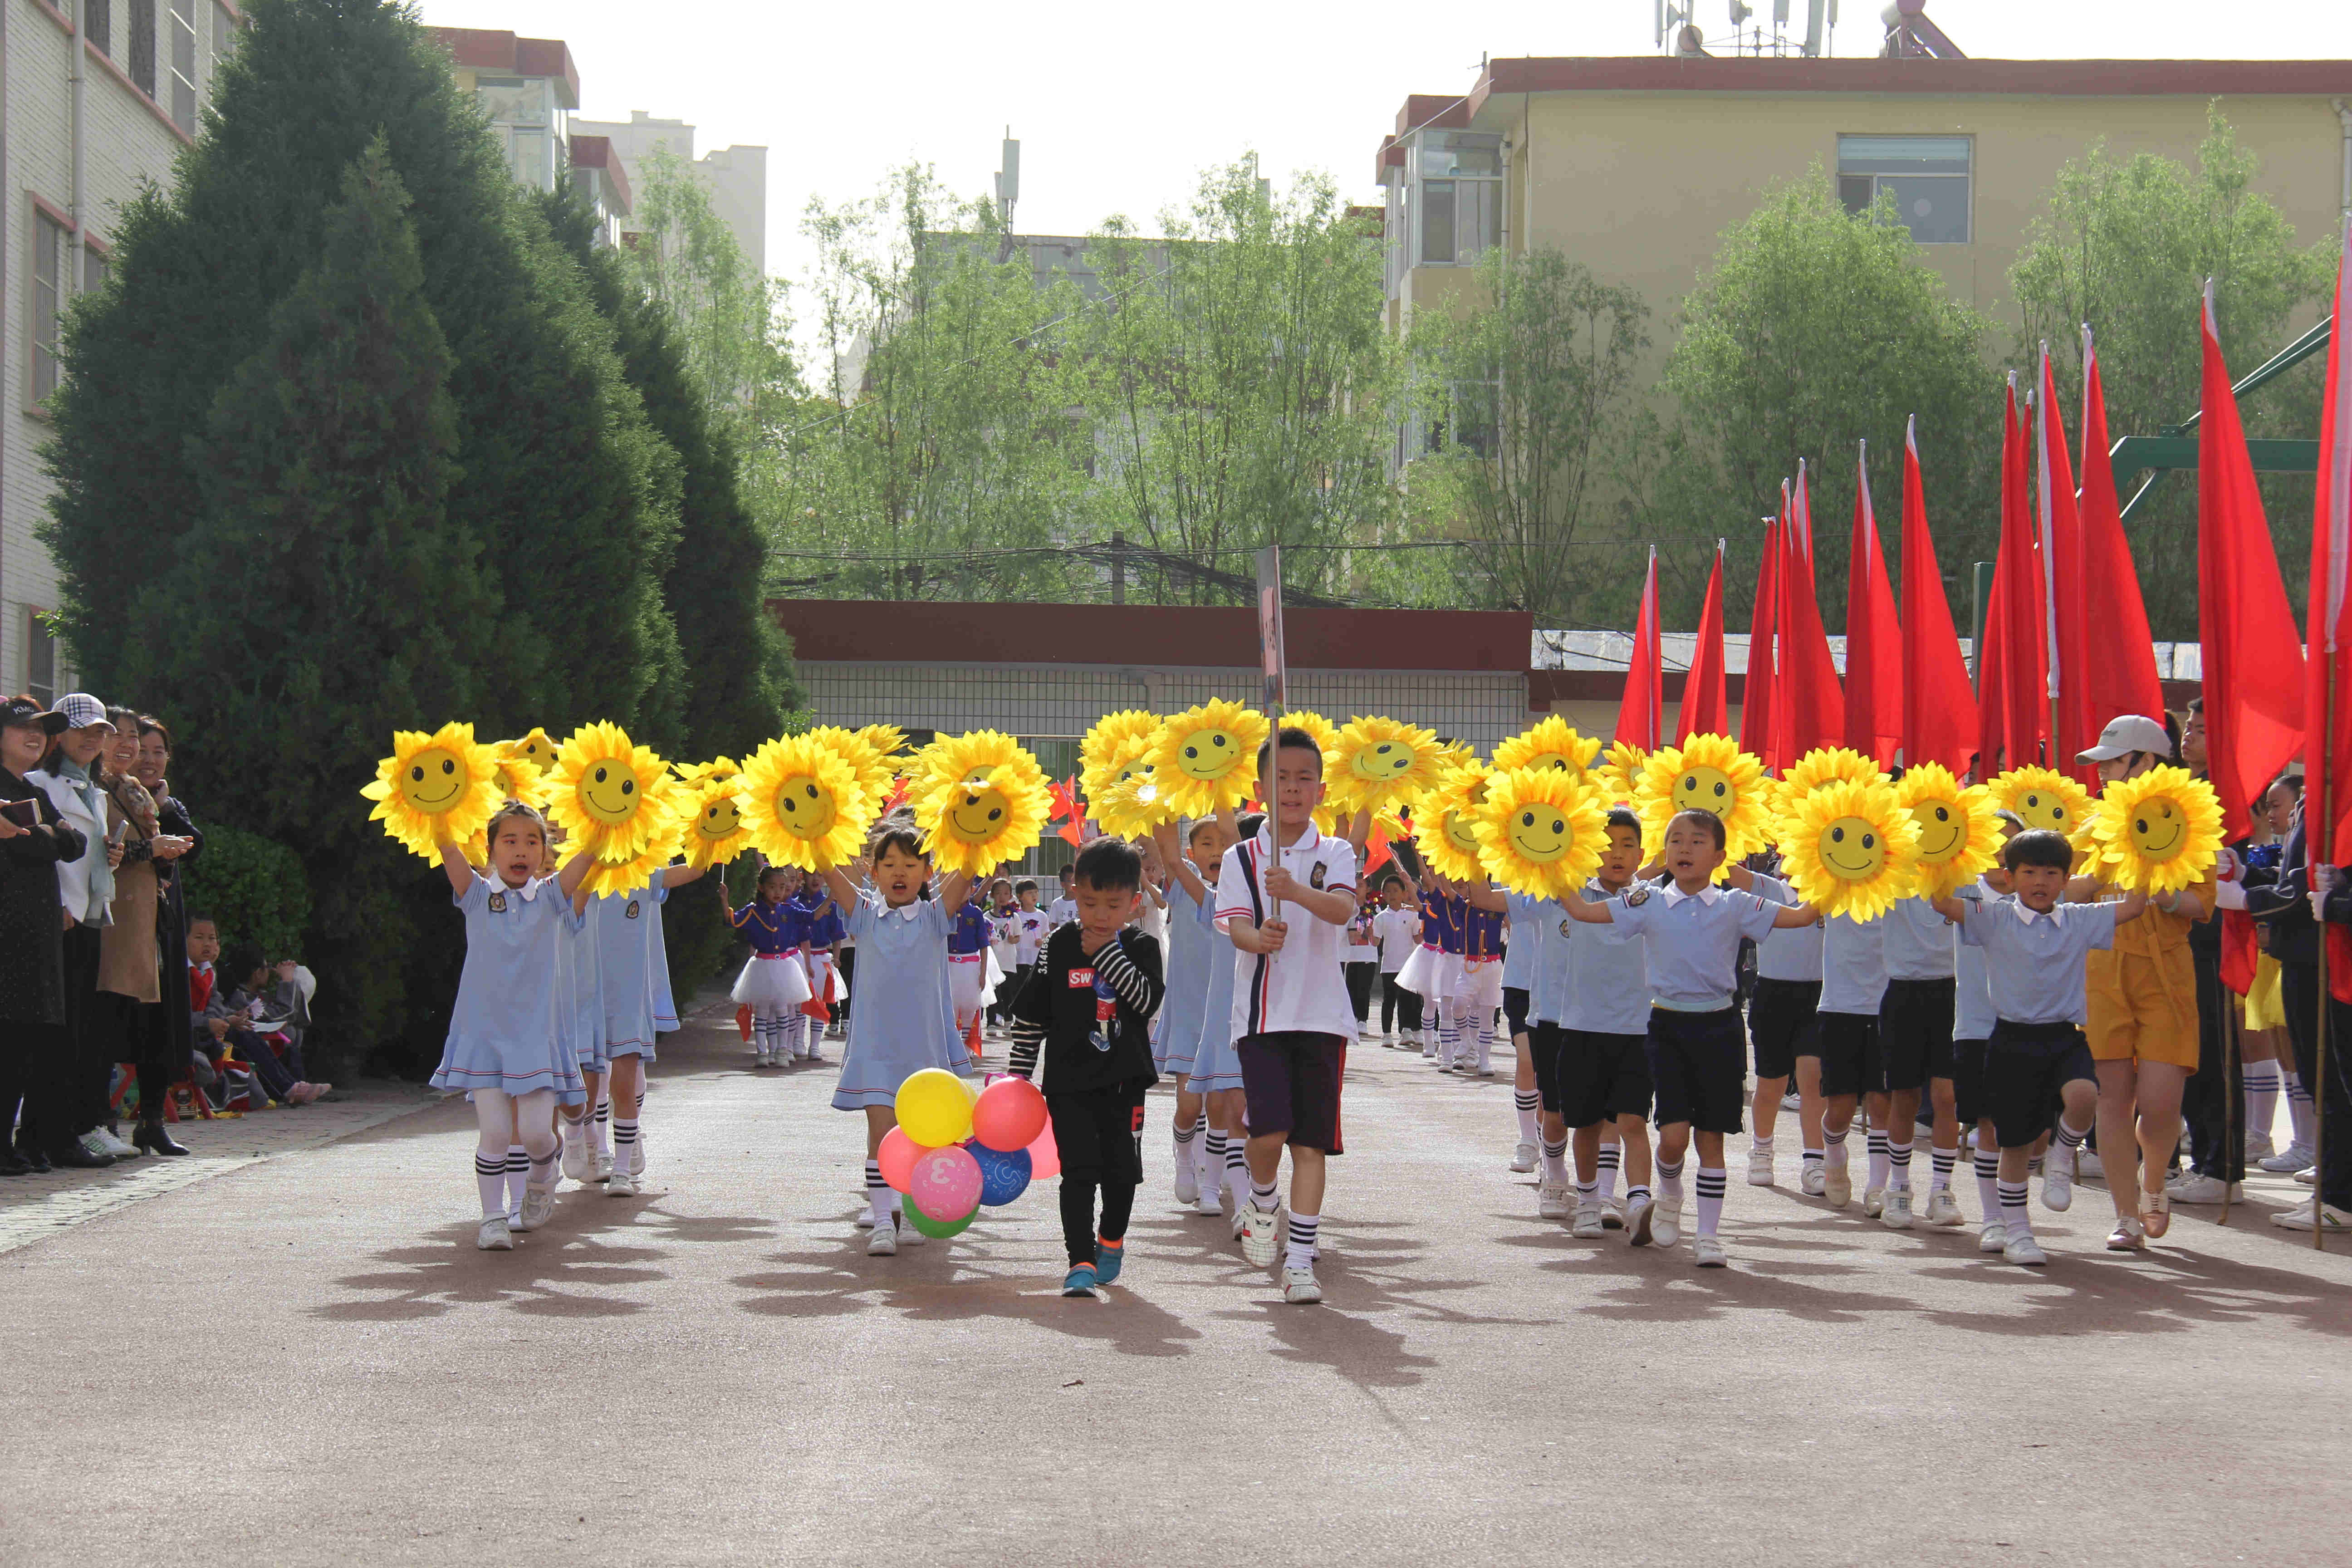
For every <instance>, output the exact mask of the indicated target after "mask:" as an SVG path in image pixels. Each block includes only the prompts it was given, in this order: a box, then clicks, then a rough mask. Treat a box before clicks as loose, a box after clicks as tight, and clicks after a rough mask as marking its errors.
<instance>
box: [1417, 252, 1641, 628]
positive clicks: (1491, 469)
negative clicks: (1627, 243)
mask: <svg viewBox="0 0 2352 1568" xmlns="http://www.w3.org/2000/svg"><path fill="white" fill-rule="evenodd" d="M1478 281H1479V284H1480V288H1481V290H1482V292H1483V293H1484V295H1485V297H1486V300H1488V301H1490V303H1488V304H1486V306H1484V307H1483V308H1480V309H1477V310H1472V311H1470V312H1468V313H1467V314H1465V315H1463V316H1459V317H1443V316H1424V317H1423V318H1421V320H1422V321H1423V322H1425V323H1427V325H1426V326H1424V327H1423V328H1422V329H1421V331H1420V336H1421V338H1422V342H1420V343H1419V344H1417V345H1416V348H1417V352H1418V353H1420V354H1421V355H1422V356H1423V357H1424V358H1425V359H1426V360H1427V361H1428V362H1430V363H1433V365H1434V366H1435V367H1436V369H1437V372H1438V375H1439V377H1440V379H1441V380H1442V381H1443V383H1444V385H1445V386H1446V387H1448V388H1449V389H1451V392H1452V402H1453V404H1454V417H1453V418H1452V419H1451V420H1449V421H1448V422H1447V423H1446V425H1445V426H1444V433H1443V437H1442V445H1441V446H1440V448H1439V450H1438V451H1437V452H1435V453H1433V454H1432V455H1431V456H1429V457H1426V458H1423V459H1421V460H1420V461H1419V462H1417V463H1415V464H1414V465H1413V466H1412V468H1411V469H1410V470H1408V472H1409V474H1410V479H1411V483H1412V488H1413V489H1415V490H1416V491H1425V492H1426V500H1425V501H1424V503H1423V504H1425V505H1427V506H1429V507H1430V508H1432V509H1433V510H1436V511H1438V512H1440V513H1442V514H1445V515H1449V516H1451V517H1453V518H1454V519H1456V520H1458V525H1459V527H1460V528H1461V529H1462V531H1463V532H1464V534H1465V536H1466V537H1467V539H1468V540H1469V542H1468V543H1466V544H1465V546H1464V547H1463V548H1462V550H1461V551H1460V552H1458V553H1457V554H1456V556H1455V562H1456V571H1457V574H1458V575H1459V577H1460V578H1461V579H1462V581H1463V586H1464V588H1465V592H1467V593H1469V594H1471V595H1473V596H1475V598H1476V599H1478V600H1480V601H1482V602H1485V603H1489V604H1493V605H1496V606H1497V607H1501V608H1507V609H1524V610H1532V611H1534V612H1535V613H1536V615H1537V616H1538V618H1539V621H1540V623H1541V624H1543V625H1546V626H1562V625H1568V624H1570V623H1571V621H1572V619H1573V617H1574V615H1575V611H1576V607H1577V605H1578V603H1579V600H1580V597H1582V596H1583V595H1580V588H1581V587H1582V586H1583V584H1586V583H1588V582H1590V581H1591V579H1589V578H1587V577H1585V576H1583V575H1582V574H1580V573H1578V572H1577V571H1575V570H1574V569H1573V566H1572V562H1573V559H1574V556H1575V554H1576V552H1575V546H1577V545H1578V544H1579V543H1580V542H1583V541H1582V540H1581V539H1580V534H1581V533H1582V532H1583V531H1584V530H1585V528H1586V525H1587V524H1588V523H1590V522H1591V521H1594V520H1595V518H1596V516H1597V515H1600V514H1602V513H1603V510H1604V497H1605V496H1606V494H1607V491H1608V489H1609V488H1610V485H1611V482H1612V475H1611V468H1612V465H1613V463H1614V461H1615V458H1616V449H1617V443H1618V441H1619V440H1620V439H1621V438H1622V431H1623V429H1624V426H1625V422H1626V415H1627V411H1628V405H1629V404H1630V403H1631V401H1632V398H1633V392H1634V388H1633V374H1634V370H1635V365H1636V362H1637V360H1638V358H1639V356H1640V354H1641V353H1642V351H1643V349H1644V348H1646V347H1647V346H1648V344H1649V339H1648V337H1647V336H1646V335H1645V333H1644V332H1643V321H1644V320H1645V319H1646V318H1647V317H1648V315H1649V309H1648V307H1647V306H1645V305H1644V304H1643V302H1642V300H1641V296H1640V295H1638V294H1636V293H1635V292H1634V291H1633V289H1626V288H1622V287H1618V286H1612V285H1610V284H1605V283H1602V282H1601V281H1600V280H1599V279H1595V278H1594V277H1593V276H1592V274H1591V271H1590V270H1589V269H1588V268H1585V267H1584V266H1583V265H1582V264H1581V263H1580V262H1575V261H1570V259H1568V258H1566V257H1565V256H1563V255H1561V254H1560V253H1559V251H1557V250H1549V249H1541V250H1533V251H1528V252H1525V253H1523V254H1518V255H1512V254H1509V253H1507V252H1505V251H1503V250H1501V249H1499V248H1498V249H1495V250H1490V251H1488V252H1487V253H1486V255H1485V257H1483V258H1481V259H1480V262H1479V267H1478ZM1465 405H1471V406H1465ZM1465 413H1467V414H1468V415H1469V416H1468V417H1467V418H1465V417H1464V416H1465Z"/></svg>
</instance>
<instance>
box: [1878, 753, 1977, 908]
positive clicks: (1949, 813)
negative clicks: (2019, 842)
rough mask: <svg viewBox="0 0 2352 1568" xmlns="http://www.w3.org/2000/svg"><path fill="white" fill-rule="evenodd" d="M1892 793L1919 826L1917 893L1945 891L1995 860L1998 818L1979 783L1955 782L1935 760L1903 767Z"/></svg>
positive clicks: (1936, 895) (1940, 893) (1973, 877)
mask: <svg viewBox="0 0 2352 1568" xmlns="http://www.w3.org/2000/svg"><path fill="white" fill-rule="evenodd" d="M1895 804H1897V805H1900V806H1902V807H1903V809H1904V810H1906V811H1907V812H1909V813H1910V814H1911V820H1912V821H1913V822H1914V823H1916V825H1917V826H1918V828H1919V866H1918V870H1917V871H1916V873H1915V880H1916V885H1917V889H1918V894H1919V896H1920V897H1922V898H1945V897H1948V896H1949V895H1950V893H1951V892H1952V890H1953V889H1956V888H1958V887H1962V886H1964V885H1966V884H1967V883H1969V882H1973V881H1975V880H1976V879H1977V878H1979V877H1980V876H1982V875H1983V874H1984V873H1985V872H1986V871H1988V870H1990V868H1992V867H1993V866H1994V865H1995V864H1997V863H1998V862H1999V861H2000V819H1999V818H1997V817H1995V816H1993V810H1994V807H1993V803H1992V796H1991V795H1990V794H1988V793H1987V792H1986V791H1985V790H1984V789H1983V788H1981V787H1979V786H1974V785H1971V786H1970V787H1969V788H1966V789H1963V788H1961V787H1960V781H1959V780H1958V779H1956V778H1954V777H1953V776H1952V773H1951V770H1950V769H1949V768H1947V767H1944V766H1942V765H1940V764H1938V763H1916V764H1915V765H1913V766H1911V767H1908V768H1906V769H1905V770H1904V772H1903V779H1902V782H1901V783H1899V784H1896V785H1895Z"/></svg>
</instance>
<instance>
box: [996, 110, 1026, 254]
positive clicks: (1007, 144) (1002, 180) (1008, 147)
mask: <svg viewBox="0 0 2352 1568" xmlns="http://www.w3.org/2000/svg"><path fill="white" fill-rule="evenodd" d="M1000 163H1001V165H1002V166H1001V167H999V168H998V170H997V171H996V216H997V218H998V219H999V221H1001V222H1002V223H1003V225H1004V227H1005V231H1006V232H1007V233H1010V232H1011V231H1012V228H1013V204H1014V203H1015V202H1018V201H1019V200H1020V199H1021V143H1020V142H1016V141H1014V140H1013V127H1011V126H1010V125H1008V126H1006V127H1005V128H1004V148H1003V157H1002V159H1001V160H1000Z"/></svg>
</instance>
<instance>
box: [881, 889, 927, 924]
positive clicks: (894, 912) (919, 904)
mask: <svg viewBox="0 0 2352 1568" xmlns="http://www.w3.org/2000/svg"><path fill="white" fill-rule="evenodd" d="M875 897H876V898H877V900H879V899H880V897H881V895H880V894H878V893H877V894H876V895H875ZM922 909H923V900H920V899H909V900H907V901H906V902H905V903H904V904H901V905H900V906H899V907H898V908H897V909H892V908H891V907H890V906H889V905H888V904H887V903H886V904H884V905H883V906H882V919H884V920H886V921H887V920H902V921H911V920H914V919H916V918H917V917H918V916H919V915H920V914H921V913H922Z"/></svg>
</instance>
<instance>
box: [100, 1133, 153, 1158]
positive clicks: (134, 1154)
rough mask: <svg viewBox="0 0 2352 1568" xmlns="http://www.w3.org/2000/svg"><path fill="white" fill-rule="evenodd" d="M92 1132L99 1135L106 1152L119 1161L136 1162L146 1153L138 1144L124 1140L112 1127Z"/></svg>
mask: <svg viewBox="0 0 2352 1568" xmlns="http://www.w3.org/2000/svg"><path fill="white" fill-rule="evenodd" d="M90 1131H93V1132H96V1133H97V1134H98V1141H99V1143H100V1146H101V1147H102V1148H103V1149H104V1150H105V1152H107V1153H109V1154H111V1155H113V1156H114V1157H115V1158H116V1159H118V1160H135V1159H137V1158H138V1157H139V1156H140V1155H142V1154H143V1153H145V1152H146V1151H145V1150H143V1149H142V1148H140V1147H139V1145H138V1144H136V1143H133V1142H129V1141H128V1140H126V1139H125V1138H123V1137H122V1136H121V1134H120V1133H118V1132H116V1131H114V1129H113V1128H111V1127H94V1128H92V1129H90Z"/></svg>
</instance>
